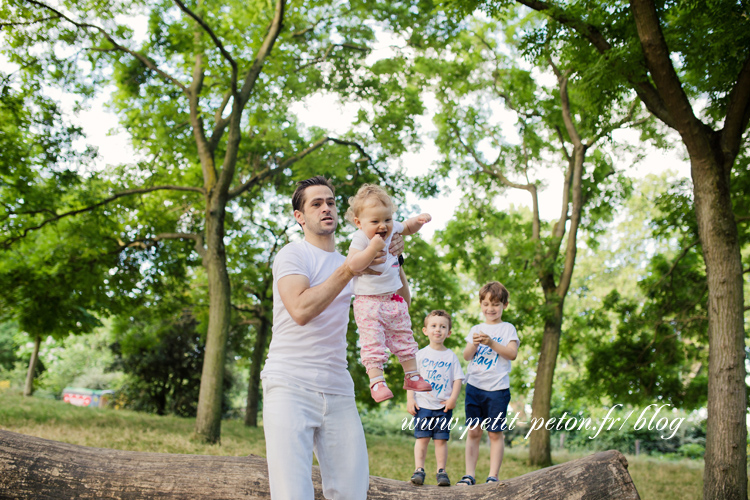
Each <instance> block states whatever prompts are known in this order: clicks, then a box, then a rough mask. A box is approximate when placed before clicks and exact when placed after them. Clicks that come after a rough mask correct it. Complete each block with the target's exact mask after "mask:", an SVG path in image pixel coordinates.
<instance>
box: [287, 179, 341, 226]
mask: <svg viewBox="0 0 750 500" xmlns="http://www.w3.org/2000/svg"><path fill="white" fill-rule="evenodd" d="M304 198H305V202H304V203H303V204H302V210H301V211H300V210H295V211H294V218H295V219H296V220H297V222H299V223H300V225H301V226H302V229H303V230H304V231H305V233H310V234H317V235H321V236H322V235H328V234H333V232H334V231H335V230H336V226H337V225H338V222H339V218H338V213H337V211H336V202H335V200H334V198H333V193H332V192H331V190H330V189H329V188H328V186H310V187H309V188H307V189H305V193H304Z"/></svg>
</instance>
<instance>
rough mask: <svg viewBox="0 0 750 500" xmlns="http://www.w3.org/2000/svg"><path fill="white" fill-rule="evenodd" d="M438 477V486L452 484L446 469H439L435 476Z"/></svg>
mask: <svg viewBox="0 0 750 500" xmlns="http://www.w3.org/2000/svg"><path fill="white" fill-rule="evenodd" d="M435 477H436V478H437V483H438V486H450V485H451V480H450V479H448V473H447V472H445V469H438V471H437V475H436V476H435Z"/></svg>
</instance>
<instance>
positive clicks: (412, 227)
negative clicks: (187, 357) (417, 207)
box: [401, 214, 432, 236]
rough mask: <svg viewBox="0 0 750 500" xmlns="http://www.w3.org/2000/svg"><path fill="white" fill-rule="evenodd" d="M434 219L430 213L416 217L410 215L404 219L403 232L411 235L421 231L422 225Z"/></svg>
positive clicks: (405, 234)
mask: <svg viewBox="0 0 750 500" xmlns="http://www.w3.org/2000/svg"><path fill="white" fill-rule="evenodd" d="M431 220H432V217H431V216H430V214H419V215H417V216H416V217H410V218H409V219H406V220H405V221H404V230H403V231H402V232H401V234H403V235H404V236H409V235H410V234H414V233H416V232H419V230H420V229H422V226H424V225H425V224H427V223H428V222H430V221H431Z"/></svg>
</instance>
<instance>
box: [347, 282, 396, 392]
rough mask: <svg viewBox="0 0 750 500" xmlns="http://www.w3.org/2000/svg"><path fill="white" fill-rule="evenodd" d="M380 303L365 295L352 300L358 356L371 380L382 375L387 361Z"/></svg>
mask: <svg viewBox="0 0 750 500" xmlns="http://www.w3.org/2000/svg"><path fill="white" fill-rule="evenodd" d="M382 303H383V302H382V301H379V300H377V299H373V298H372V297H370V296H367V295H358V296H357V297H355V298H354V319H355V321H356V322H357V330H358V331H359V345H360V351H359V354H360V357H361V359H362V364H363V365H365V369H367V375H368V376H369V377H370V378H371V379H372V378H375V377H379V376H382V375H383V363H385V362H386V361H387V360H388V356H387V355H386V353H385V332H384V331H383V328H382V325H381V322H380V305H381V304H382Z"/></svg>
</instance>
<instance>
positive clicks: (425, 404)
mask: <svg viewBox="0 0 750 500" xmlns="http://www.w3.org/2000/svg"><path fill="white" fill-rule="evenodd" d="M422 332H423V333H424V334H425V335H427V337H428V338H429V339H430V345H429V346H427V347H425V348H424V349H420V350H419V352H417V358H416V359H417V368H418V369H419V374H420V375H421V376H422V377H423V378H424V379H425V380H426V381H427V382H429V383H430V385H431V386H432V390H431V391H429V392H415V391H406V398H407V410H408V411H409V413H411V414H412V415H413V416H414V417H415V427H414V437H415V438H417V441H416V443H415V444H414V462H415V463H416V470H415V471H414V475H412V477H411V482H412V483H414V484H424V478H425V472H424V464H425V458H426V456H427V446H428V445H429V444H430V438H432V440H433V442H434V443H435V458H436V460H437V475H436V478H437V484H438V486H450V484H451V481H450V479H449V478H448V473H447V472H446V470H445V469H446V465H447V461H448V439H449V438H450V430H449V424H450V421H451V416H452V415H453V408H455V407H456V401H457V400H458V395H459V394H460V393H461V385H462V384H463V379H464V372H463V370H462V369H461V363H460V362H459V360H458V356H456V354H455V353H454V352H453V351H451V350H450V349H448V348H447V347H445V345H443V343H444V342H445V339H447V338H448V337H449V336H450V334H451V317H450V315H449V314H448V313H447V312H445V311H443V310H442V309H438V310H436V311H432V312H431V313H430V314H428V315H427V317H426V318H425V319H424V328H422Z"/></svg>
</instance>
